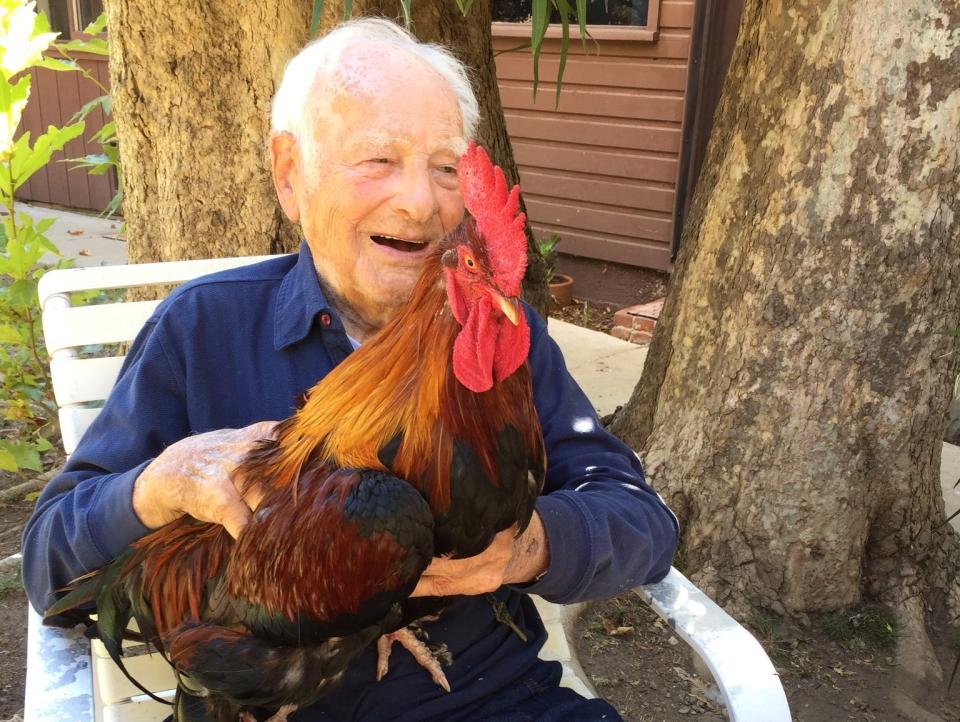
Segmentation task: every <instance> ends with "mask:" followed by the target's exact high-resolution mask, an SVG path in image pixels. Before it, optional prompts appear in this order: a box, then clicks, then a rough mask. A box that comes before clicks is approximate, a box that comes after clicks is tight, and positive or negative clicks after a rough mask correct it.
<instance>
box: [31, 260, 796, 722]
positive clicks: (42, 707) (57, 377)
mask: <svg viewBox="0 0 960 722" xmlns="http://www.w3.org/2000/svg"><path fill="white" fill-rule="evenodd" d="M264 258H265V257H244V258H223V259H215V260H204V261H178V262H171V263H148V264H139V265H127V266H101V267H94V268H83V269H69V270H59V271H51V272H50V273H47V274H46V275H45V276H44V277H43V278H42V279H41V280H40V289H39V290H40V303H41V305H42V308H43V330H44V337H45V341H46V345H47V349H48V350H49V352H50V357H51V362H50V370H51V375H52V378H53V388H54V394H55V396H56V399H57V405H58V406H59V408H60V426H61V431H62V436H63V446H64V450H65V451H66V452H67V453H68V454H69V453H72V452H73V450H74V449H75V448H76V446H77V442H78V441H79V440H80V437H81V436H82V435H83V432H84V431H85V430H86V428H87V426H89V424H90V422H91V421H92V420H93V418H94V417H95V416H96V414H97V413H98V411H99V409H97V408H93V407H92V406H91V404H95V403H97V402H102V401H103V400H104V399H105V398H106V397H107V395H108V394H109V392H110V389H111V388H112V387H113V384H114V382H115V381H116V377H117V374H118V372H119V370H120V366H121V364H122V363H123V356H113V357H109V358H81V357H80V355H79V353H78V349H82V348H83V347H87V346H92V345H96V344H117V343H122V342H125V341H130V340H132V339H133V338H134V336H136V334H137V332H138V331H139V329H140V327H141V326H142V325H143V323H144V322H145V321H146V320H147V319H148V318H149V317H150V314H151V313H152V312H153V310H154V308H156V306H157V304H158V303H159V302H158V301H138V302H120V303H105V304H94V305H78V306H71V305H70V294H71V293H74V292H78V291H99V290H109V289H117V288H133V287H137V286H147V285H153V284H175V283H180V282H183V281H186V280H189V279H192V278H195V277H197V276H201V275H204V274H207V273H212V272H214V271H219V270H223V269H227V268H235V267H238V266H242V265H245V264H248V263H253V262H256V261H259V260H263V259H264ZM639 591H640V593H641V594H642V596H643V597H644V599H645V600H646V601H647V603H649V604H650V606H651V607H652V608H653V609H654V610H655V611H656V612H657V614H659V615H660V616H661V617H662V618H663V619H664V620H665V621H666V622H667V624H668V625H669V626H670V628H671V629H673V630H675V632H676V633H677V635H678V636H680V637H681V638H682V639H683V640H684V641H686V642H687V643H688V644H689V645H690V646H691V648H692V649H693V650H694V651H695V652H696V653H697V654H698V655H699V656H700V657H701V658H702V659H703V660H704V662H705V663H706V665H707V667H708V668H709V669H710V671H711V673H712V674H713V676H714V680H715V681H716V683H717V686H718V687H719V690H720V694H721V696H722V698H723V701H724V704H725V705H726V708H727V711H728V713H729V715H730V718H731V719H732V720H763V721H764V722H779V721H780V720H783V721H784V722H787V721H789V720H790V710H789V707H788V705H787V700H786V697H785V695H784V692H783V687H782V686H781V684H780V679H779V677H778V675H777V672H776V670H775V669H774V667H773V665H772V664H771V663H770V660H769V659H768V658H767V655H766V654H765V653H764V651H763V649H762V648H761V646H760V644H759V643H758V642H757V641H756V640H755V639H754V638H753V636H752V635H751V634H750V633H749V632H748V631H747V630H746V629H744V628H743V627H741V626H740V625H739V624H737V623H736V621H734V619H733V618H732V617H730V616H729V615H728V614H726V613H725V612H724V611H723V610H722V609H720V607H718V606H717V605H716V604H714V603H713V602H712V601H711V600H710V599H709V598H708V597H707V596H706V595H705V594H704V593H703V592H701V591H700V590H699V589H698V588H697V587H695V586H694V585H693V584H691V583H690V581H689V580H687V579H686V578H685V577H684V576H683V575H682V574H681V573H680V572H678V571H677V570H676V569H671V570H670V573H669V574H668V575H667V578H666V579H664V580H663V581H662V582H659V583H658V584H650V585H647V586H645V587H642V588H641V589H640V590H639ZM534 601H535V602H536V605H537V608H538V609H539V610H540V614H541V616H542V617H543V621H544V624H546V626H547V630H548V633H549V637H548V640H547V644H546V646H545V647H544V649H543V651H542V652H541V655H540V656H541V657H542V658H544V659H548V660H558V661H560V662H561V663H562V664H563V668H564V674H563V682H562V684H564V685H565V686H569V687H572V688H574V689H576V690H577V691H578V692H580V693H581V694H584V695H587V696H595V692H594V690H593V688H592V687H591V685H590V683H589V682H588V681H587V678H586V676H585V675H584V674H583V670H582V669H581V668H580V665H579V663H578V661H577V658H576V652H575V649H574V647H573V645H572V644H570V643H569V642H568V639H569V637H568V634H569V632H571V631H572V626H573V622H574V620H575V618H576V614H577V612H578V608H577V607H561V606H558V605H555V604H551V603H549V602H547V601H545V600H543V599H539V598H535V599H534ZM126 664H127V668H128V669H129V670H130V671H131V673H133V675H134V676H135V677H136V678H137V679H138V680H139V681H140V682H141V683H143V684H144V685H145V686H146V687H147V688H148V689H150V690H153V691H155V692H157V694H158V696H160V697H169V696H172V689H173V687H174V682H173V675H172V673H171V672H170V669H169V667H168V666H167V664H166V662H165V661H164V660H163V659H162V658H161V657H160V656H159V655H157V654H153V655H149V654H140V655H138V656H131V657H129V659H128V661H127V663H126ZM167 714H169V707H167V706H165V705H161V704H159V703H157V702H155V701H154V700H151V699H150V698H149V697H146V696H145V695H143V694H142V693H141V692H140V691H139V690H138V689H136V688H135V687H134V686H133V685H132V684H131V683H130V682H129V680H127V679H126V678H125V677H124V676H123V675H122V673H120V671H119V670H118V669H117V668H116V666H115V665H114V664H113V662H112V661H111V660H110V658H109V656H108V655H107V653H106V650H105V649H104V648H103V645H101V644H100V643H99V642H93V643H89V642H87V640H86V639H85V638H84V637H83V635H82V628H81V627H77V628H76V629H74V630H62V629H56V628H50V627H44V626H42V624H41V622H40V617H39V615H37V613H36V612H34V611H33V610H32V609H30V610H29V626H28V642H27V683H26V704H25V717H24V722H62V721H63V720H70V721H71V722H91V721H92V720H96V721H97V722H113V721H117V722H121V721H122V722H140V721H141V720H142V721H144V722H146V721H148V720H149V721H156V720H161V719H163V718H164V717H165V716H166V715H167Z"/></svg>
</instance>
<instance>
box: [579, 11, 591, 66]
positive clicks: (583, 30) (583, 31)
mask: <svg viewBox="0 0 960 722" xmlns="http://www.w3.org/2000/svg"><path fill="white" fill-rule="evenodd" d="M577 22H578V23H579V24H580V42H581V43H583V52H584V53H586V52H587V37H588V36H589V35H590V33H588V32H587V0H577Z"/></svg>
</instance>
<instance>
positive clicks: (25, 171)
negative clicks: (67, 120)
mask: <svg viewBox="0 0 960 722" xmlns="http://www.w3.org/2000/svg"><path fill="white" fill-rule="evenodd" d="M83 128H84V122H83V121H82V120H81V121H79V122H77V123H72V124H71V125H65V126H64V127H62V128H57V127H55V126H52V125H51V126H48V127H47V132H46V133H44V134H43V135H41V136H39V137H38V138H37V140H36V142H35V143H34V144H33V148H32V150H31V151H30V152H29V153H22V154H19V155H15V156H14V158H13V159H12V161H13V162H12V163H11V170H12V172H13V179H14V186H13V189H14V190H16V189H17V188H19V187H20V186H21V185H23V184H24V183H26V182H27V179H29V178H30V176H32V175H33V174H34V173H36V172H37V171H38V170H40V169H41V168H42V167H43V166H45V165H46V164H47V163H48V162H50V156H52V155H53V154H54V152H56V151H58V150H60V149H61V148H63V146H65V145H66V144H67V143H69V142H70V141H71V140H73V139H74V138H76V137H77V136H79V135H80V134H81V133H83Z"/></svg>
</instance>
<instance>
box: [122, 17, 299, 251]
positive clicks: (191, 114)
mask: <svg viewBox="0 0 960 722" xmlns="http://www.w3.org/2000/svg"><path fill="white" fill-rule="evenodd" d="M107 13H108V15H107V26H108V27H109V29H110V81H111V84H112V95H113V115H114V118H115V120H116V123H117V134H118V136H119V139H120V158H121V162H122V164H123V168H124V187H123V193H124V199H123V213H124V219H125V221H126V224H127V236H128V238H129V239H130V241H129V250H128V255H129V259H130V261H131V262H143V261H168V260H174V259H182V258H208V257H216V256H232V255H247V254H263V253H271V252H282V251H286V250H293V249H295V248H296V240H297V231H296V229H295V228H294V227H293V226H292V225H291V224H289V223H287V222H286V221H285V219H284V218H283V215H282V213H281V211H280V208H279V206H278V205H277V202H276V198H275V196H274V191H273V185H272V183H271V180H270V165H269V155H268V153H267V148H266V142H265V141H266V138H267V135H268V132H269V128H270V122H269V115H270V101H271V99H272V98H273V93H274V90H275V89H276V85H277V83H278V81H279V78H280V76H281V74H282V72H283V68H284V65H285V64H286V62H287V60H289V58H291V57H292V56H293V55H294V54H295V53H296V52H297V50H299V48H300V47H301V46H302V45H303V44H304V43H305V42H306V40H307V33H308V30H309V23H310V17H309V15H310V7H309V3H307V2H295V1H294V0H264V2H257V3H251V2H247V1H246V0H221V1H218V2H215V3H211V2H205V1H204V0H179V1H178V2H172V3H156V2H152V1H151V0H122V1H121V0H108V2H107ZM267 28H269V29H270V30H269V35H267V34H266V33H267V32H268V31H267V30H266V29H267Z"/></svg>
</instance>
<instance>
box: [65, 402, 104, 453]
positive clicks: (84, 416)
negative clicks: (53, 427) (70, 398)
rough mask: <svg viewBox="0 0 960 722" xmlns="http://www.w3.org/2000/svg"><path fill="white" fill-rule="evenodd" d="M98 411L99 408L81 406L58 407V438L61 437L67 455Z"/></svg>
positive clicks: (73, 448)
mask: <svg viewBox="0 0 960 722" xmlns="http://www.w3.org/2000/svg"><path fill="white" fill-rule="evenodd" d="M99 413H100V409H89V408H84V407H82V406H66V407H64V408H62V409H60V438H61V439H63V450H64V451H66V452H67V455H68V456H69V455H70V454H72V453H73V452H74V450H75V449H76V448H77V444H78V443H80V437H81V436H83V433H84V432H85V431H86V430H87V427H88V426H90V424H92V423H93V420H94V419H95V418H97V414H99Z"/></svg>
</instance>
